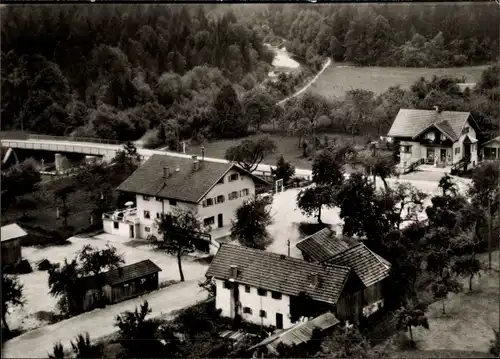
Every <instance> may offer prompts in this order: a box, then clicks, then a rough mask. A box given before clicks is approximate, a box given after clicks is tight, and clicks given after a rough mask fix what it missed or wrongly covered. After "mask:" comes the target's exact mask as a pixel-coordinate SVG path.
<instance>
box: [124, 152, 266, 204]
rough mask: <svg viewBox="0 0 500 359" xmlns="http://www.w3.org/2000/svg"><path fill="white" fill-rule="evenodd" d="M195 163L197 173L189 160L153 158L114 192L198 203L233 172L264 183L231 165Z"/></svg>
mask: <svg viewBox="0 0 500 359" xmlns="http://www.w3.org/2000/svg"><path fill="white" fill-rule="evenodd" d="M198 163H199V169H198V170H197V171H194V169H193V159H190V158H184V157H172V156H167V155H153V156H151V157H150V158H149V159H148V160H147V161H146V162H145V163H144V164H143V165H142V166H141V167H139V168H138V169H137V170H136V171H134V173H132V174H131V175H130V177H129V178H127V179H126V180H125V181H123V182H122V183H121V184H120V185H119V186H118V188H117V190H119V191H124V192H132V193H138V194H144V195H148V196H152V197H162V198H169V199H176V200H179V201H184V202H191V203H198V202H199V201H200V200H201V199H202V198H203V196H204V195H205V194H206V193H207V192H208V191H210V190H211V189H212V188H213V187H214V186H215V185H216V184H217V182H218V181H219V180H220V179H221V178H222V177H223V176H224V175H225V174H226V173H227V172H229V170H231V169H233V168H234V169H236V170H238V171H239V172H242V173H244V174H246V175H248V176H250V177H252V178H253V179H254V180H255V181H261V182H263V183H266V181H264V180H263V179H261V178H259V177H257V176H255V175H253V174H251V173H250V172H248V171H245V170H244V169H242V168H240V167H239V166H236V165H235V164H234V163H229V162H227V163H221V162H210V161H200V160H199V162H198ZM165 167H168V168H169V171H170V175H169V177H168V178H164V177H163V169H164V168H165ZM177 169H179V171H177Z"/></svg>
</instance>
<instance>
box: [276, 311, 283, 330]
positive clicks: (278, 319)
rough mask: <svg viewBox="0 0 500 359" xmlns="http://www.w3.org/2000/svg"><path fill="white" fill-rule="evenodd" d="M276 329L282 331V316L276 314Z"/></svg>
mask: <svg viewBox="0 0 500 359" xmlns="http://www.w3.org/2000/svg"><path fill="white" fill-rule="evenodd" d="M276 329H283V314H281V313H276Z"/></svg>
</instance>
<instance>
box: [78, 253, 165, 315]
mask: <svg viewBox="0 0 500 359" xmlns="http://www.w3.org/2000/svg"><path fill="white" fill-rule="evenodd" d="M159 272H161V268H160V267H158V266H157V265H156V264H154V263H153V262H152V261H151V260H149V259H146V260H144V261H141V262H137V263H133V264H129V265H126V266H123V267H119V268H116V269H112V270H109V271H107V272H103V273H100V274H98V275H94V276H87V277H82V278H79V279H78V286H79V287H80V288H82V291H83V295H82V296H81V298H77V299H75V300H77V301H78V303H76V306H77V307H78V308H79V310H81V311H88V310H91V309H93V308H96V307H101V306H104V305H106V304H114V303H118V302H121V301H124V300H127V299H130V298H133V297H137V296H139V295H142V294H144V293H147V292H150V291H153V290H156V289H158V287H159V280H158V273H159Z"/></svg>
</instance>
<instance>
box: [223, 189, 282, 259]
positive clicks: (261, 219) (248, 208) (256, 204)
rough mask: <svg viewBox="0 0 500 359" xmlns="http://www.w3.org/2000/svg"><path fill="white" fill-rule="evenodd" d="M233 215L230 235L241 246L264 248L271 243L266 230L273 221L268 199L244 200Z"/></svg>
mask: <svg viewBox="0 0 500 359" xmlns="http://www.w3.org/2000/svg"><path fill="white" fill-rule="evenodd" d="M235 217H236V218H235V220H234V221H233V222H232V225H231V237H232V238H234V239H236V240H238V241H239V242H240V243H241V244H242V245H243V246H245V247H250V248H257V249H266V248H267V247H268V246H269V245H270V244H271V243H272V238H271V237H270V235H269V232H268V231H267V226H268V225H270V224H271V223H272V222H273V220H272V217H271V213H270V203H269V201H268V200H266V199H259V198H256V199H252V200H248V201H246V202H244V203H243V204H242V205H241V206H240V207H239V208H238V209H237V210H236V216H235Z"/></svg>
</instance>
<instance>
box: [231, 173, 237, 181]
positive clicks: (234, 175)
mask: <svg viewBox="0 0 500 359" xmlns="http://www.w3.org/2000/svg"><path fill="white" fill-rule="evenodd" d="M237 180H238V174H237V173H233V174H232V175H230V176H229V182H233V181H237Z"/></svg>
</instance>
